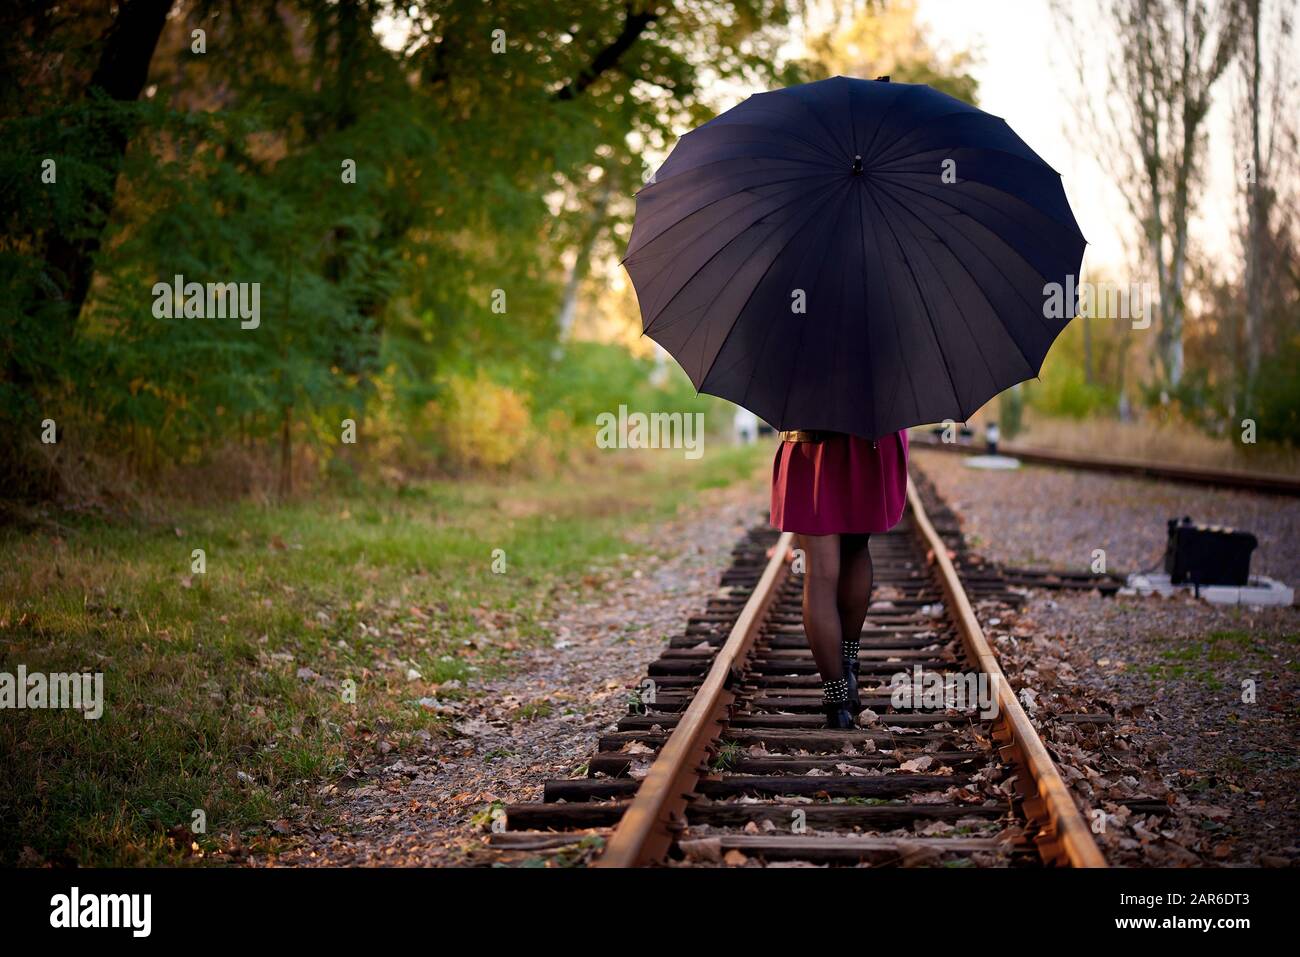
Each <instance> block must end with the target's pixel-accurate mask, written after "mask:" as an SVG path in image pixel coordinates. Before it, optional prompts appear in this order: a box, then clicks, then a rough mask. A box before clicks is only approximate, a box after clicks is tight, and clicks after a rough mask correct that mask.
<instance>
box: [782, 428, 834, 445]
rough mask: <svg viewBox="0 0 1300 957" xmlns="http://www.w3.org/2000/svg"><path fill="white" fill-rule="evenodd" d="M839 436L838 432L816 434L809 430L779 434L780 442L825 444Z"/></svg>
mask: <svg viewBox="0 0 1300 957" xmlns="http://www.w3.org/2000/svg"><path fill="white" fill-rule="evenodd" d="M837 435H839V433H838V432H818V431H815V430H811V429H794V430H793V431H790V432H782V433H781V441H782V442H825V441H826V440H827V439H833V438H834V437H835V436H837Z"/></svg>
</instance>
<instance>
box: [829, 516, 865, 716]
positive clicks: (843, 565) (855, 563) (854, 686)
mask: <svg viewBox="0 0 1300 957" xmlns="http://www.w3.org/2000/svg"><path fill="white" fill-rule="evenodd" d="M870 541H871V536H870V535H841V536H840V577H839V582H838V584H837V585H836V593H835V594H836V607H837V608H838V611H839V618H840V633H841V634H842V635H843V636H844V637H843V656H844V670H845V673H846V675H847V676H848V678H849V696H850V697H851V698H852V699H853V700H854V705H855V706H859V699H858V694H857V691H858V682H857V675H858V640H859V639H860V638H861V637H862V623H863V622H865V621H866V620H867V609H868V608H869V607H871V579H872V574H873V570H872V567H871V551H870V550H869V548H868V544H869V542H870Z"/></svg>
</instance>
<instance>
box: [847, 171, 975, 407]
mask: <svg viewBox="0 0 1300 957" xmlns="http://www.w3.org/2000/svg"><path fill="white" fill-rule="evenodd" d="M867 186H868V188H870V189H871V201H872V202H874V203H876V209H880V203H879V202H877V201H876V194H875V187H874V186H872V185H871V184H870V183H868V184H867ZM880 218H881V219H882V220H883V221H884V223H885V226H886V227H888V229H889V234H890V235H891V236H893V237H894V245H895V246H897V247H898V251H899V253H901V254H902V256H903V262H905V263H907V271H908V273H909V274H910V275H911V277H912V284H913V285H914V286H915V287H916V294H917V297H918V298H919V299H920V300H921V308H922V309H924V310H925V319H926V321H927V322H928V323H929V324H930V334H931V335H932V336H934V344H935V346H936V347H937V348H938V350H939V356H940V357H941V358H942V359H943V371H944V372H946V373H947V374H948V388H949V390H950V391H951V392H952V397H953V398H954V399H955V400H956V401H957V408H958V410H960V409H961V408H962V401H961V396H959V395H958V394H957V381H956V380H955V379H954V378H953V377H952V367H951V366H950V365H949V364H948V353H947V352H945V351H944V348H943V343H942V342H941V341H940V339H939V330H938V329H936V328H935V325H934V316H932V315H930V304H929V303H928V302H926V299H925V294H924V293H923V292H922V291H921V283H920V281H919V280H918V279H917V278H916V270H915V269H913V268H912V261H911V260H910V259H908V258H907V251H906V250H905V249H903V244H902V243H900V242H899V241H898V233H896V232H894V226H893V224H892V223H890V222H889V220H888V219H887V218H886V217H885V211H884V210H883V209H880Z"/></svg>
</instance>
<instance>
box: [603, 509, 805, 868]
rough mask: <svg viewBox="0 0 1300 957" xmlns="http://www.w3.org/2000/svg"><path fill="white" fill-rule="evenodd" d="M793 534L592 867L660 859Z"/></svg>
mask: <svg viewBox="0 0 1300 957" xmlns="http://www.w3.org/2000/svg"><path fill="white" fill-rule="evenodd" d="M793 541H794V535H793V534H792V533H790V532H786V533H784V534H783V535H782V536H781V537H780V538H779V539H777V542H776V545H775V546H774V547H773V549H772V557H771V558H770V559H769V560H768V563H767V566H766V567H765V568H764V569H763V574H762V576H761V577H760V578H759V580H758V584H757V585H755V586H754V590H753V592H752V593H750V596H749V599H748V600H747V601H746V602H745V606H744V608H743V609H742V610H741V612H740V617H739V618H737V619H736V623H735V624H734V625H733V626H732V628H731V631H730V633H729V634H728V635H727V640H726V641H725V642H724V643H723V645H722V647H721V648H720V649H719V650H718V654H717V655H716V656H715V657H714V659H713V664H712V665H711V666H710V668H709V671H708V674H707V675H705V678H704V682H703V683H702V684H701V685H700V689H699V691H698V692H696V694H695V697H694V698H693V699H692V700H691V703H690V705H689V706H688V707H687V709H686V712H685V713H684V714H683V715H682V719H681V721H680V722H679V723H678V725H677V727H676V728H675V729H674V730H673V733H672V734H671V735H669V737H668V740H667V742H665V744H664V746H663V748H662V749H661V750H660V752H659V755H658V757H656V758H655V760H654V763H653V764H651V765H650V770H649V773H647V774H646V776H645V778H644V779H643V780H642V781H641V786H640V787H638V788H637V792H636V796H635V797H634V798H633V799H632V802H631V804H629V805H628V808H627V810H626V811H624V812H623V817H622V819H621V820H620V821H619V823H618V826H617V827H616V828H615V829H614V833H613V834H612V835H610V839H609V842H608V844H606V845H605V849H604V851H603V852H602V853H601V854H600V856H599V857H597V858H596V859H595V860H594V861H593V862H592V866H594V867H638V866H643V865H647V864H653V863H656V862H658V861H661V860H663V858H664V857H665V856H666V855H667V853H668V849H669V847H670V846H671V845H672V842H673V839H674V837H675V835H676V834H677V833H678V832H680V831H681V829H682V828H683V827H684V826H685V821H684V818H683V816H682V811H683V810H684V809H685V807H686V802H687V799H688V796H689V794H690V792H691V791H692V790H693V789H694V787H695V785H696V783H697V782H698V781H699V778H700V775H701V773H702V772H704V771H705V770H706V769H705V767H704V765H703V762H704V760H705V758H706V754H707V751H708V749H709V747H710V746H711V745H712V744H713V742H714V741H715V740H716V739H717V737H718V734H719V732H720V731H721V730H722V727H723V726H724V725H725V723H726V719H727V714H728V711H729V709H730V707H731V705H732V704H733V703H734V702H735V700H736V695H735V693H734V692H733V691H732V687H733V685H734V683H735V680H736V679H737V678H739V677H740V669H741V666H742V665H743V664H744V662H745V659H746V657H747V656H748V654H749V649H750V648H751V647H752V646H753V644H754V639H755V638H757V637H758V632H759V628H760V627H761V626H762V623H763V619H764V618H765V617H766V615H767V611H768V609H769V608H770V607H771V605H772V603H773V601H774V600H775V599H776V596H777V592H778V590H779V589H780V586H781V583H782V582H783V581H784V580H785V577H786V574H787V569H788V565H787V562H786V555H787V553H788V552H789V551H790V546H791V544H792V543H793Z"/></svg>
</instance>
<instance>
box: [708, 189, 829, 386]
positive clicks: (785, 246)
mask: <svg viewBox="0 0 1300 957" xmlns="http://www.w3.org/2000/svg"><path fill="white" fill-rule="evenodd" d="M833 195H834V194H829V195H827V196H826V197H824V198H823V199H822V201H821V204H820V205H819V206H817V207H816V208H815V209H813V210H812V212H810V213H809V214H808V218H807V219H806V220H804V221H803V222H802V223H800V224H799V226H798V228H797V229H795V231H794V233H793V234H791V236H790V237H789V238H788V239H787V240H786V241H785V242H784V243H782V244H781V248H780V249H778V250H777V251H776V255H774V256H773V257H772V259H771V261H770V262H769V263H768V264H767V266H766V267H764V269H763V273H762V275H760V276H759V277H758V281H757V282H756V283H754V287H753V288H752V289H750V290H749V295H748V296H746V297H745V301H744V303H743V304H742V305H741V307H740V308H739V309H738V310H736V318H734V319H733V320H732V321H731V325H730V326H728V327H727V332H726V335H724V336H723V337H722V343H721V344H720V345H719V346H718V349H717V351H716V352H714V353H713V358H712V360H710V362H709V367H708V368H707V369H704V370H703V372H702V374H701V375H700V384H701V385H703V384H704V381H705V380H706V379H707V378H708V377H709V374H710V373H711V372H713V367H714V366H715V365H717V362H718V356H719V355H721V354H722V350H723V349H725V348H726V346H727V340H728V339H730V338H731V333H732V331H733V330H734V329H735V328H736V326H737V325H739V324H740V317H741V316H742V315H744V313H745V310H746V309H747V308H748V307H749V302H750V300H751V299H753V298H754V293H756V292H757V291H758V287H759V286H761V285H762V284H763V280H764V279H766V278H767V274H768V273H769V272H771V271H772V267H773V266H774V265H775V264H776V262H777V260H779V259H780V258H781V254H782V253H783V252H785V251H786V249H788V248H789V246H790V244H791V243H792V242H794V241H795V239H796V238H797V237H798V236H799V234H800V233H801V232H802V231H803V229H804V227H805V226H807V225H808V223H810V222H812V221H813V218H814V215H815V214H816V212H817V210H819V209H821V207H822V206H824V205H826V203H827V202H829V201H830V199H831V197H832V196H833ZM735 276H736V274H735V273H732V275H731V277H729V278H728V279H727V281H726V282H724V283H723V284H722V288H721V289H719V290H718V292H717V295H715V296H714V297H713V298H712V299H711V300H709V306H712V305H713V303H715V302H717V301H718V296H720V295H722V293H723V291H724V290H725V289H726V288H727V286H728V285H729V284H730V282H731V280H732V279H734V278H735ZM706 311H707V307H706ZM692 335H693V333H692ZM750 380H751V381H752V380H753V373H752V371H751V373H750ZM745 391H746V392H748V391H749V385H748V383H747V384H746V385H745Z"/></svg>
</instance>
